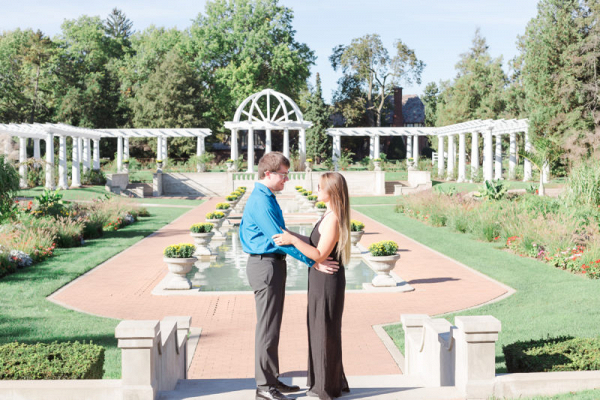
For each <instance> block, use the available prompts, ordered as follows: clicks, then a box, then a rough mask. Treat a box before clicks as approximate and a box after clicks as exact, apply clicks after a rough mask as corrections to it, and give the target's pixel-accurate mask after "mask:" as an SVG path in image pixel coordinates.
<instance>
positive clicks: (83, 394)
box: [0, 317, 191, 400]
mask: <svg viewBox="0 0 600 400" xmlns="http://www.w3.org/2000/svg"><path fill="white" fill-rule="evenodd" d="M190 323H191V317H165V318H164V319H163V320H162V321H121V322H120V323H119V325H117V328H116V329H115V337H116V338H117V339H119V342H118V343H119V348H120V349H121V354H122V367H121V370H122V372H121V376H122V378H121V379H106V380H105V379H93V380H92V379H90V380H56V381H52V380H40V381H26V380H24V381H18V380H17V381H0V399H2V400H23V399H27V400H81V399H86V400H154V399H155V398H156V397H157V395H158V393H159V392H162V391H170V390H173V389H174V388H175V386H176V385H177V381H178V380H179V379H186V378H187V367H188V362H187V343H188V333H189V330H190Z"/></svg>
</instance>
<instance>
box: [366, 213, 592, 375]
mask: <svg viewBox="0 0 600 400" xmlns="http://www.w3.org/2000/svg"><path fill="white" fill-rule="evenodd" d="M357 210H358V211H360V212H362V213H364V214H365V215H368V216H370V217H372V218H374V219H376V220H378V221H379V222H381V223H382V224H385V225H387V226H389V227H390V228H392V229H394V230H396V231H398V232H401V233H403V234H405V235H407V236H409V237H411V238H413V239H415V240H417V241H418V242H420V243H423V244H424V245H426V246H429V247H431V248H432V249H435V250H437V251H439V252H441V253H443V254H445V255H447V256H449V257H451V258H453V259H455V260H457V261H459V262H461V263H463V264H465V265H467V266H469V267H471V268H473V269H475V270H478V271H480V272H482V273H484V274H486V275H487V276H489V277H491V278H493V279H496V280H498V281H500V282H503V283H505V284H506V285H508V286H510V287H512V288H514V289H516V291H517V292H516V293H515V294H513V295H512V296H510V297H508V298H507V299H505V300H502V301H500V302H497V303H493V304H490V305H486V306H483V307H480V308H477V309H474V310H469V311H461V312H457V313H452V314H448V315H445V316H444V317H445V318H447V319H448V320H449V321H450V322H453V321H454V317H455V316H456V315H493V316H494V317H496V318H498V319H499V320H500V321H501V322H502V332H501V333H500V336H499V340H498V343H497V345H496V371H497V372H506V366H505V363H504V355H503V354H502V346H503V345H506V344H509V343H513V342H515V341H517V340H529V339H537V338H545V337H547V336H548V335H550V336H559V335H572V336H576V337H596V336H598V323H599V321H600V296H598V293H600V280H590V279H588V278H586V277H584V276H583V275H574V274H571V273H569V272H566V271H562V270H559V269H556V268H553V267H551V266H549V265H547V264H544V263H542V262H539V261H536V260H533V259H530V258H524V257H519V256H516V255H514V254H511V253H509V252H507V251H503V250H501V244H499V243H485V242H479V241H477V240H474V239H472V238H470V237H469V236H468V235H465V234H461V233H456V232H453V231H451V230H450V229H449V228H435V227H431V226H428V225H425V224H423V223H421V222H420V221H417V220H414V219H411V218H408V217H405V216H404V215H403V214H398V213H395V212H394V207H393V206H374V207H360V208H357ZM400 265H401V264H400ZM401 268H402V267H401V266H400V271H399V273H400V274H402V270H401ZM429 290H435V288H433V287H432V288H431V289H429ZM439 301H444V299H443V298H440V299H439ZM386 330H387V332H388V334H389V335H390V336H391V337H392V339H393V340H394V342H395V343H396V344H397V345H398V347H399V348H400V349H401V351H403V348H404V332H403V331H402V327H401V325H394V326H390V327H388V328H387V329H386Z"/></svg>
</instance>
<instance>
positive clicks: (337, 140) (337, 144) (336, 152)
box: [332, 135, 342, 171]
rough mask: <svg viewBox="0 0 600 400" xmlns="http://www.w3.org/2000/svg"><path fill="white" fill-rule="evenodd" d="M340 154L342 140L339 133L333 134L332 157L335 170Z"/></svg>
mask: <svg viewBox="0 0 600 400" xmlns="http://www.w3.org/2000/svg"><path fill="white" fill-rule="evenodd" d="M341 156H342V140H341V136H340V135H334V136H333V154H332V159H333V162H334V163H335V170H336V171H337V169H338V163H337V161H338V160H339V158H340V157H341Z"/></svg>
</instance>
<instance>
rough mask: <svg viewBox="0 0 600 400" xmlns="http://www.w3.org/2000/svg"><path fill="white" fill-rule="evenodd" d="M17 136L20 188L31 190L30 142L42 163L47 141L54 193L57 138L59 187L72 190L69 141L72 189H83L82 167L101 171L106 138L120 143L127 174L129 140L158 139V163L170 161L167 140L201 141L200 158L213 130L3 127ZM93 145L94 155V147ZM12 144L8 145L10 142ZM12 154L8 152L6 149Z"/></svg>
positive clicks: (120, 156)
mask: <svg viewBox="0 0 600 400" xmlns="http://www.w3.org/2000/svg"><path fill="white" fill-rule="evenodd" d="M2 134H4V135H8V136H9V137H13V136H16V137H18V138H19V163H20V166H19V176H20V186H21V187H26V186H27V165H26V164H25V161H26V160H27V158H28V157H27V139H33V141H34V150H33V157H34V158H35V159H41V155H40V140H45V141H46V154H45V157H46V184H45V186H46V187H47V188H49V189H54V179H53V173H54V137H56V136H58V138H59V150H58V159H59V164H58V187H59V188H60V189H68V188H69V187H68V171H67V137H70V138H71V139H72V141H73V154H72V158H71V163H72V168H71V186H70V187H72V188H76V187H80V186H81V169H82V168H81V167H83V172H84V173H85V172H87V171H89V170H90V169H93V170H99V169H100V140H101V139H102V138H116V139H117V169H118V171H119V172H121V171H123V160H128V159H129V138H131V137H155V138H157V139H158V140H157V147H158V148H157V154H158V159H163V161H165V160H166V158H167V138H169V137H197V138H198V144H197V155H199V156H200V155H202V154H203V153H204V139H205V138H206V136H210V135H211V130H210V129H196V128H194V129H191V128H190V129H104V130H101V129H88V128H79V127H75V126H71V125H67V124H50V123H47V124H0V135H2ZM91 142H93V145H94V146H93V154H92V146H91ZM7 143H8V142H7ZM3 150H4V153H8V149H3Z"/></svg>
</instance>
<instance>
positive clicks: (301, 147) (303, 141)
mask: <svg viewBox="0 0 600 400" xmlns="http://www.w3.org/2000/svg"><path fill="white" fill-rule="evenodd" d="M298 140H299V142H300V144H299V146H298V147H299V150H300V151H299V152H300V165H302V168H304V161H306V130H305V129H300V132H299V134H298Z"/></svg>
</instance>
